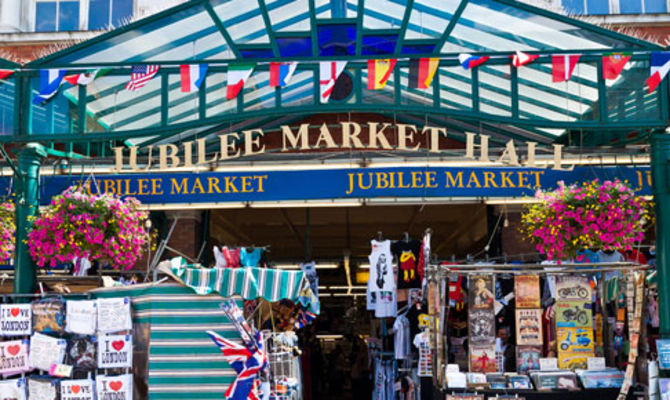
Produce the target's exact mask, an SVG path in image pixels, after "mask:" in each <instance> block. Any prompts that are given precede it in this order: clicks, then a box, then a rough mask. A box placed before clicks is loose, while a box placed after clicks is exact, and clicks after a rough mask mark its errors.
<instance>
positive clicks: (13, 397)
mask: <svg viewBox="0 0 670 400" xmlns="http://www.w3.org/2000/svg"><path fill="white" fill-rule="evenodd" d="M0 395H2V397H1V398H2V399H3V400H5V399H7V400H26V378H19V379H12V380H7V381H0Z"/></svg>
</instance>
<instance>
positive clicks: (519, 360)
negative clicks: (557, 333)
mask: <svg viewBox="0 0 670 400" xmlns="http://www.w3.org/2000/svg"><path fill="white" fill-rule="evenodd" d="M541 357H542V346H518V347H517V348H516V371H517V372H519V373H523V374H525V373H528V371H531V370H539V369H540V358H541Z"/></svg>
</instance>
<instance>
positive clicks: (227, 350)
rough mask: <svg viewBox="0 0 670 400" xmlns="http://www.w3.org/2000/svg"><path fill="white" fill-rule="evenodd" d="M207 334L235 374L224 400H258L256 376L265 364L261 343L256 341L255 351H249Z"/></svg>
mask: <svg viewBox="0 0 670 400" xmlns="http://www.w3.org/2000/svg"><path fill="white" fill-rule="evenodd" d="M207 334H208V335H209V336H210V337H211V338H212V340H213V341H214V343H215V344H216V345H217V346H219V349H221V352H222V353H223V357H224V358H225V359H226V361H228V363H229V364H230V365H231V366H232V367H233V369H235V372H237V378H235V381H233V383H232V385H230V386H229V387H228V389H227V390H226V393H224V395H225V396H226V400H258V396H257V393H256V392H257V389H258V385H259V382H258V379H257V376H258V373H259V372H260V371H261V369H263V368H264V367H265V365H266V363H267V357H266V356H265V352H264V351H263V346H262V343H261V341H260V340H257V342H258V343H257V345H258V347H257V349H256V350H255V351H251V350H249V349H248V348H247V347H245V346H243V345H241V344H237V343H235V342H233V341H230V340H228V339H225V338H222V337H221V336H220V335H218V334H216V333H215V332H212V331H207Z"/></svg>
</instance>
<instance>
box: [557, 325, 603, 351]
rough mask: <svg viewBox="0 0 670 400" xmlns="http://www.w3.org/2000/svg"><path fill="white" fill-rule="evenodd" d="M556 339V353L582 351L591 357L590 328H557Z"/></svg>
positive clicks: (591, 334) (592, 342) (591, 337)
mask: <svg viewBox="0 0 670 400" xmlns="http://www.w3.org/2000/svg"><path fill="white" fill-rule="evenodd" d="M556 340H557V341H558V353H559V355H560V353H561V352H568V353H582V354H588V357H593V352H594V339H593V329H591V328H586V329H584V328H557V329H556Z"/></svg>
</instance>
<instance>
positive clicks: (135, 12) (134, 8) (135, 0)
mask: <svg viewBox="0 0 670 400" xmlns="http://www.w3.org/2000/svg"><path fill="white" fill-rule="evenodd" d="M0 1H1V0H0ZM83 1H84V2H85V3H86V27H87V29H88V14H89V10H90V3H89V1H90V0H83ZM107 1H108V3H109V19H108V20H107V26H105V29H110V27H111V26H112V11H113V10H114V5H113V4H114V2H113V0H107ZM131 1H132V3H133V5H132V11H131V12H132V14H131V15H130V18H133V16H135V15H137V0H131ZM88 30H90V29H88Z"/></svg>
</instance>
